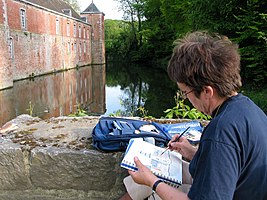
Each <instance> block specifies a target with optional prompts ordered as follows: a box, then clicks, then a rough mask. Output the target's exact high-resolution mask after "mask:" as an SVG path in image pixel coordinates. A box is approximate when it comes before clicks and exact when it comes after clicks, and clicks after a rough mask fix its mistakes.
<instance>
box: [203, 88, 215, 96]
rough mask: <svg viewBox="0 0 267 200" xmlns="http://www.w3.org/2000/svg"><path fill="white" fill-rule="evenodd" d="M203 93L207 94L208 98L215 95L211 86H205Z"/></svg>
mask: <svg viewBox="0 0 267 200" xmlns="http://www.w3.org/2000/svg"><path fill="white" fill-rule="evenodd" d="M203 93H204V94H205V97H206V98H211V97H213V95H214V89H213V87H211V86H204V88H203Z"/></svg>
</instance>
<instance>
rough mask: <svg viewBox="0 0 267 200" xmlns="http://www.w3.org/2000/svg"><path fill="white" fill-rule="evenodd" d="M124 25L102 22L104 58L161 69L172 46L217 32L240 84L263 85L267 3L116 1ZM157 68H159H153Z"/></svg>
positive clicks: (231, 0)
mask: <svg viewBox="0 0 267 200" xmlns="http://www.w3.org/2000/svg"><path fill="white" fill-rule="evenodd" d="M116 1H118V3H119V4H120V9H121V10H122V11H124V17H125V20H123V21H122V20H106V21H105V28H106V32H105V33H106V41H107V42H106V44H107V45H106V50H107V55H108V56H109V57H111V56H115V54H116V55H117V56H118V58H120V59H122V58H124V59H127V60H129V61H130V62H142V63H147V62H151V63H161V64H162V65H160V66H161V67H162V68H166V65H167V61H168V60H169V58H170V55H171V53H172V49H173V41H174V40H175V39H176V38H178V37H180V36H182V35H184V34H185V33H187V32H189V31H193V30H207V31H212V32H218V33H221V34H224V35H226V36H228V37H229V38H230V39H231V40H234V41H236V42H237V43H238V44H239V46H240V52H241V56H242V65H241V67H242V70H241V73H242V78H243V80H245V81H246V83H247V82H248V83H251V82H256V83H257V85H259V84H260V85H261V86H264V84H266V80H267V70H266V63H267V57H266V52H267V13H266V10H267V2H266V1H262V0H253V1H252V0H249V1H240V0H225V1H221V0H116ZM157 66H158V65H157Z"/></svg>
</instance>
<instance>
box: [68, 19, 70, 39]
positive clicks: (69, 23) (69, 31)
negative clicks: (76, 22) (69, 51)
mask: <svg viewBox="0 0 267 200" xmlns="http://www.w3.org/2000/svg"><path fill="white" fill-rule="evenodd" d="M67 36H68V37H69V36H70V22H67Z"/></svg>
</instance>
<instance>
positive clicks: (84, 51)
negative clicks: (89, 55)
mask: <svg viewBox="0 0 267 200" xmlns="http://www.w3.org/2000/svg"><path fill="white" fill-rule="evenodd" d="M83 53H86V43H85V42H83Z"/></svg>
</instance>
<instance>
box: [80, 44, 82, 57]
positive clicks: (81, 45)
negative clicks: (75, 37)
mask: <svg viewBox="0 0 267 200" xmlns="http://www.w3.org/2000/svg"><path fill="white" fill-rule="evenodd" d="M81 55H82V43H80V56H81Z"/></svg>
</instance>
